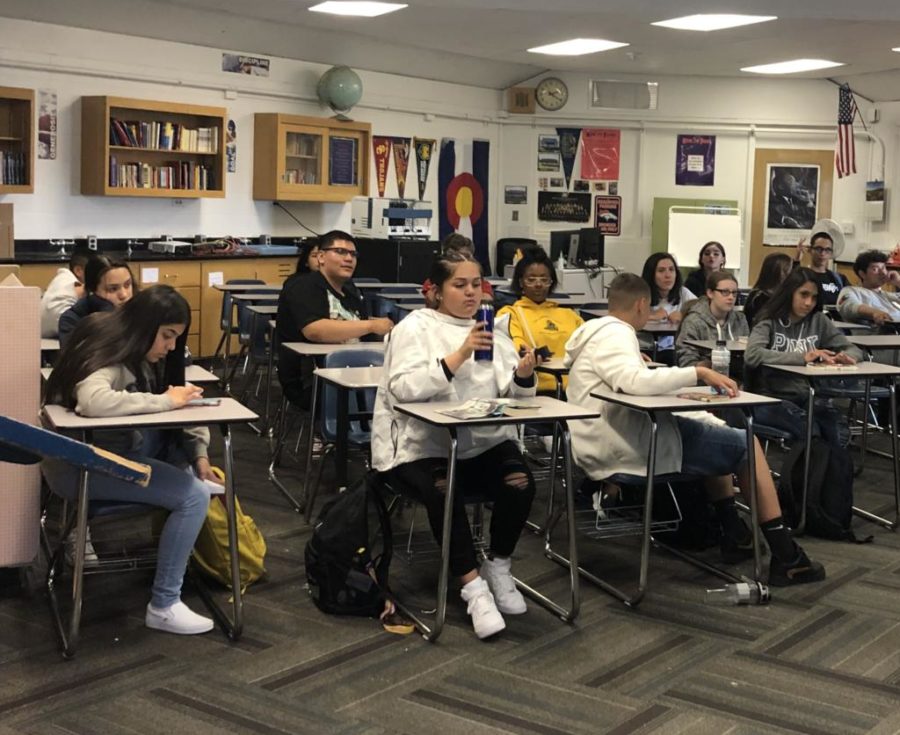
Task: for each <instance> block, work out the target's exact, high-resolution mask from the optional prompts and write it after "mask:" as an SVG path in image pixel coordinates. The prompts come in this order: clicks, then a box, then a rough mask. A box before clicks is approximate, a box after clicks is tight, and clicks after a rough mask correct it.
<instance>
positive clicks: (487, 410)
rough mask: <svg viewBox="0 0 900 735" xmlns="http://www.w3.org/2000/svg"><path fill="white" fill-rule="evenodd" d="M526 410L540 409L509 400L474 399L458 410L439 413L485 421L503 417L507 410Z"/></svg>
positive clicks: (451, 409) (445, 410) (460, 406)
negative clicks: (494, 417)
mask: <svg viewBox="0 0 900 735" xmlns="http://www.w3.org/2000/svg"><path fill="white" fill-rule="evenodd" d="M526 408H539V406H538V405H537V404H530V403H524V402H522V401H517V400H512V399H509V398H495V399H493V400H488V399H484V398H472V399H470V400H468V401H466V402H465V403H461V404H460V405H459V406H457V407H456V408H447V409H444V410H442V411H438V413H440V414H443V415H444V416H450V417H451V418H454V419H463V420H467V419H484V418H487V417H488V416H503V415H504V412H505V409H512V410H521V409H526Z"/></svg>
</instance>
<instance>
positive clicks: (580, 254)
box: [574, 227, 605, 268]
mask: <svg viewBox="0 0 900 735" xmlns="http://www.w3.org/2000/svg"><path fill="white" fill-rule="evenodd" d="M604 241H605V238H604V236H603V235H601V234H600V230H598V229H597V228H596V227H584V228H582V229H581V230H579V232H578V251H577V252H576V253H575V258H574V261H575V265H576V266H578V267H580V268H584V267H585V266H601V265H603V255H604V253H603V251H604V245H605V242H604Z"/></svg>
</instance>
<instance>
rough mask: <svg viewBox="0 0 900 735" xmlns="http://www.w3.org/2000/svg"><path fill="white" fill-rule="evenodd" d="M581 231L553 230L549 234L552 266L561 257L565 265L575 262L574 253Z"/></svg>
mask: <svg viewBox="0 0 900 735" xmlns="http://www.w3.org/2000/svg"><path fill="white" fill-rule="evenodd" d="M580 234H581V230H553V231H551V232H550V260H552V261H553V262H554V264H555V263H556V262H557V261H558V260H559V256H560V255H562V256H563V260H564V261H565V262H566V265H570V264H572V263H574V262H575V260H574V258H575V251H576V250H577V249H578V237H579V235H580Z"/></svg>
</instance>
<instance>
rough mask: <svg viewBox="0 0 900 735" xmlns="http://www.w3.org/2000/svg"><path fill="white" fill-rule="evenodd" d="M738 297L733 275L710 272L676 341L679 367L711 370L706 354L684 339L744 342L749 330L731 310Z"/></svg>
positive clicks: (737, 313)
mask: <svg viewBox="0 0 900 735" xmlns="http://www.w3.org/2000/svg"><path fill="white" fill-rule="evenodd" d="M737 295H738V284H737V281H736V280H735V279H734V276H733V275H731V274H730V273H728V272H727V271H714V272H713V273H710V275H709V276H708V277H707V279H706V296H703V297H701V298H699V299H698V300H697V301H696V302H694V304H693V305H692V306H691V307H689V308H688V309H687V310H686V311H687V313H686V314H685V316H684V318H683V319H682V321H681V328H680V329H679V330H678V336H677V337H676V338H675V352H676V355H677V357H678V367H691V366H693V365H703V366H705V367H711V362H710V356H709V351H708V350H702V349H700V348H699V347H694V346H693V345H690V344H688V343H687V340H708V339H712V340H717V339H724V340H729V341H732V342H733V341H735V340H739V339H743V340H745V341H746V339H747V337H749V336H750V328H749V327H748V326H747V320H746V319H745V318H744V315H743V314H742V313H741V312H739V311H735V310H734V305H735V302H736V300H737Z"/></svg>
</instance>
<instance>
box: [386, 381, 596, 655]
mask: <svg viewBox="0 0 900 735" xmlns="http://www.w3.org/2000/svg"><path fill="white" fill-rule="evenodd" d="M521 400H522V401H523V402H525V403H527V404H528V405H534V406H537V408H529V409H522V410H515V411H513V412H512V413H514V415H510V416H506V415H503V416H487V417H485V418H480V419H457V418H452V417H450V416H445V415H444V414H442V413H439V412H440V411H442V410H446V409H448V408H456V407H458V406H459V405H460V404H459V403H458V402H456V401H433V402H428V401H426V402H421V403H400V404H397V405H396V406H395V408H396V410H397V411H399V412H400V413H403V414H406V415H407V416H410V417H412V418H414V419H416V420H418V421H422V422H424V423H426V424H429V425H430V426H434V427H436V428H440V429H445V430H446V431H447V433H448V434H449V437H450V449H449V453H448V458H447V487H446V490H445V497H444V527H443V532H442V534H441V569H440V574H439V575H438V586H437V605H436V608H435V619H434V623H433V625H432V627H429V626H428V625H427V624H426V623H425V622H424V621H423V620H422V619H421V618H419V617H418V616H417V615H416V614H415V613H413V612H412V611H411V610H410V609H409V608H407V607H405V606H404V605H402V603H399V602H398V603H397V605H398V607H400V608H401V609H402V610H403V612H404V613H405V614H406V615H407V616H408V617H409V618H410V619H411V620H413V621H415V623H416V627H417V628H418V629H419V631H420V632H421V633H422V635H423V636H424V638H425V639H426V640H428V641H432V642H433V641H436V640H437V639H438V636H440V634H441V631H442V630H443V627H444V618H445V616H446V612H447V582H448V580H449V571H450V567H449V565H450V521H451V517H452V515H453V495H454V493H455V492H456V458H457V445H458V436H457V435H458V432H459V430H460V429H464V428H466V427H469V426H498V425H503V424H531V423H547V422H550V421H552V422H554V423H557V424H559V426H560V429H561V433H562V437H563V450H564V459H565V475H566V517H567V520H568V529H569V558H570V559H571V560H572V564H571V565H570V569H569V585H570V594H571V600H570V607H569V609H568V610H567V609H565V608H563V607H561V606H560V605H558V604H556V603H555V602H553V601H552V600H550V599H549V598H547V597H546V596H544V595H543V594H541V593H540V592H538V591H537V590H535V589H533V588H531V587H529V586H528V585H526V584H524V583H523V582H520V581H518V580H516V586H518V587H519V588H520V589H521V590H522V591H523V592H524V593H526V594H527V595H528V596H529V597H531V598H532V599H534V600H535V601H537V602H538V603H539V604H541V605H543V606H544V607H546V608H547V609H549V610H551V611H553V612H554V613H556V614H557V615H559V616H560V618H562V619H563V620H564V621H566V622H572V621H573V620H574V619H575V617H576V616H577V615H578V608H579V606H580V604H581V598H580V594H579V588H578V572H577V568H578V550H577V547H576V541H577V539H576V538H575V502H574V499H573V490H574V488H573V485H572V448H571V442H570V439H569V425H568V422H569V421H572V420H576V419H592V418H597V417H598V416H599V413H598V412H597V411H594V410H591V409H587V408H582V407H580V406H576V405H574V404H571V403H564V402H562V401H558V400H556V399H555V398H548V397H546V396H537V397H533V398H522V399H521ZM554 461H555V458H554ZM554 491H555V488H554V487H553V486H552V485H551V487H550V500H549V503H550V507H551V508H552V507H553V495H554ZM547 548H548V550H549V531H548V542H547Z"/></svg>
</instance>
